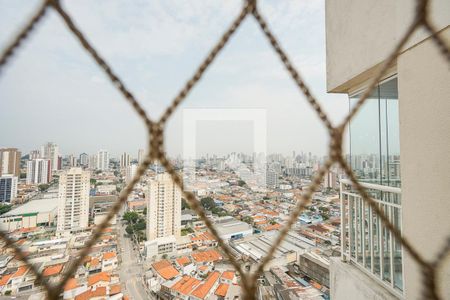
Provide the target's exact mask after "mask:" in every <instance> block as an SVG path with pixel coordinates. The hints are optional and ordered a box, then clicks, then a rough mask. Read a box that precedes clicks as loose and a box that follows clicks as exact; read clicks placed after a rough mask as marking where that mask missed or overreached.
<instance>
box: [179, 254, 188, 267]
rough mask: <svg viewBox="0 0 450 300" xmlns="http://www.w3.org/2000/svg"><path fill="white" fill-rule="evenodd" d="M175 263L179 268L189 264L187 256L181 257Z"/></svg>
mask: <svg viewBox="0 0 450 300" xmlns="http://www.w3.org/2000/svg"><path fill="white" fill-rule="evenodd" d="M176 262H177V263H178V264H179V265H180V266H186V265H188V264H190V263H191V260H190V259H189V257H187V256H182V257H179V258H177V259H176Z"/></svg>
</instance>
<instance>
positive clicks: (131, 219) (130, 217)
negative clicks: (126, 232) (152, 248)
mask: <svg viewBox="0 0 450 300" xmlns="http://www.w3.org/2000/svg"><path fill="white" fill-rule="evenodd" d="M123 219H124V220H126V221H127V222H128V223H132V224H134V223H136V221H137V220H138V219H139V215H138V213H137V212H135V211H127V212H126V213H124V214H123Z"/></svg>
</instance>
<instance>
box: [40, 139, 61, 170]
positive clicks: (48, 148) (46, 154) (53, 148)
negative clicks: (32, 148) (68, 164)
mask: <svg viewBox="0 0 450 300" xmlns="http://www.w3.org/2000/svg"><path fill="white" fill-rule="evenodd" d="M41 158H44V159H49V160H50V163H51V170H52V171H55V170H59V169H61V167H60V165H61V164H60V163H59V147H58V145H56V144H55V143H51V142H48V143H47V144H45V145H43V146H41Z"/></svg>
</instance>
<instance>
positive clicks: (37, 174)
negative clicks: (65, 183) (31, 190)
mask: <svg viewBox="0 0 450 300" xmlns="http://www.w3.org/2000/svg"><path fill="white" fill-rule="evenodd" d="M50 181H52V168H51V161H50V160H49V159H43V158H37V159H32V160H29V161H28V162H27V180H26V182H27V184H46V183H49V182H50Z"/></svg>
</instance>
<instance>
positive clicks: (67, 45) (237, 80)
mask: <svg viewBox="0 0 450 300" xmlns="http://www.w3.org/2000/svg"><path fill="white" fill-rule="evenodd" d="M83 3H84V2H67V3H64V4H65V5H67V8H68V9H69V10H70V11H71V14H73V17H74V18H75V20H76V22H77V23H79V25H80V26H81V27H82V29H83V30H84V31H86V32H87V31H89V33H88V34H87V36H88V38H89V39H92V40H95V43H94V45H95V46H96V47H97V48H98V50H99V51H100V52H101V53H102V54H103V55H104V56H105V58H106V60H107V61H108V62H110V63H111V64H112V66H113V68H114V69H115V71H116V72H117V73H118V74H120V75H121V77H123V78H124V80H125V83H126V84H127V86H129V87H130V89H131V90H132V91H133V92H134V93H135V94H136V97H137V98H138V99H139V100H141V102H142V103H143V106H144V108H145V109H146V110H147V112H148V114H149V115H150V116H151V117H153V118H156V117H158V116H159V115H161V113H162V111H163V110H164V109H165V107H166V106H167V105H168V103H169V102H170V101H171V99H172V98H173V96H174V95H175V94H176V92H177V91H178V90H179V89H180V87H181V86H182V84H183V83H184V82H185V81H186V80H187V79H188V78H189V76H191V74H192V72H193V68H194V67H195V66H196V65H197V64H198V62H199V61H200V60H202V59H203V57H204V55H206V53H207V51H208V50H209V49H210V48H211V47H212V45H213V43H214V42H215V40H216V39H217V35H218V34H220V33H222V32H223V30H224V28H225V27H226V26H227V25H228V24H229V23H230V22H231V20H232V18H233V17H234V16H235V15H236V14H237V12H238V10H239V8H240V6H241V2H240V1H235V2H231V1H227V2H226V3H222V2H220V3H219V2H217V3H210V4H208V5H206V6H205V4H204V3H201V4H200V3H198V4H192V5H187V4H186V3H184V2H173V3H171V4H170V5H169V4H165V3H163V2H162V1H156V2H154V3H152V5H142V6H141V5H140V6H139V7H137V6H134V5H126V6H125V5H123V4H120V3H110V4H108V6H107V7H103V6H102V5H97V4H89V5H84V4H83ZM32 6H33V5H31V4H30V2H25V1H24V2H21V1H18V2H15V3H14V4H11V3H7V2H0V10H2V11H4V12H5V13H4V14H2V15H3V16H4V18H2V20H0V25H1V26H2V28H4V30H2V32H1V33H0V47H3V46H4V45H5V43H6V42H7V41H8V40H9V37H10V36H11V34H12V32H13V29H14V28H15V27H17V26H18V25H19V24H20V18H19V20H18V19H17V18H15V17H14V16H15V15H17V12H20V13H19V14H23V15H27V14H28V13H29V11H31V9H32V8H33V7H32ZM88 6H89V9H87V7H88ZM260 6H261V10H262V12H263V13H264V14H265V15H267V17H268V18H269V19H270V20H271V22H270V23H271V26H272V27H273V29H274V31H275V32H276V33H279V36H280V39H281V41H282V42H283V44H284V45H285V47H286V50H287V51H288V52H289V53H291V54H292V57H291V58H292V60H293V62H294V63H295V64H296V66H298V67H299V70H300V72H301V74H302V75H303V77H305V78H306V81H307V83H308V84H310V86H311V89H312V92H313V94H314V95H315V96H316V97H317V98H318V99H319V101H320V102H321V104H323V106H324V108H325V110H326V111H327V112H328V113H330V115H331V117H332V119H333V121H337V120H340V119H342V117H343V116H344V114H345V113H346V112H347V108H348V105H347V101H345V100H344V99H346V96H343V95H327V94H326V87H325V82H326V81H325V75H326V72H325V43H324V40H325V29H324V2H323V1H315V2H306V1H302V2H286V3H283V4H279V5H277V7H276V8H275V5H274V4H273V3H265V2H261V4H260ZM200 7H201V8H202V9H200ZM10 12H11V13H10ZM12 12H14V14H13V13H12ZM143 16H151V17H149V18H147V19H145V20H144V19H143ZM119 18H120V20H125V21H124V22H117V19H119ZM152 19H155V21H152ZM161 19H165V20H166V21H165V22H164V23H163V26H162V25H161V24H160V21H159V20H161ZM128 21H129V22H128ZM154 22H156V23H157V24H158V28H159V32H156V31H155V30H153V29H152V28H153V27H155V26H153V25H155V24H153V23H154ZM102 24H108V25H109V26H106V27H103V25H102ZM124 24H127V25H124ZM205 24H208V26H205ZM305 24H308V26H305ZM59 25H60V20H59V19H58V18H56V17H55V16H53V15H50V16H49V18H48V19H47V20H46V21H45V22H43V24H40V25H39V26H38V27H37V29H36V36H34V37H33V38H32V39H30V40H29V41H27V43H26V44H25V47H24V49H23V51H21V52H19V53H18V57H17V58H20V59H17V60H14V61H12V63H11V65H10V66H8V69H7V70H5V72H6V73H8V74H7V75H8V76H5V78H3V80H2V81H1V82H0V97H1V98H2V99H3V105H4V107H7V108H8V109H6V110H2V112H0V126H6V125H8V127H13V128H15V130H14V131H11V132H5V133H4V135H3V136H2V143H5V144H8V145H15V146H16V147H18V148H20V149H22V151H24V152H28V151H29V150H32V148H33V145H35V144H36V145H40V144H43V143H44V142H45V141H46V140H53V141H54V142H56V143H57V144H60V145H65V146H64V148H61V151H62V152H64V153H82V152H86V153H93V152H94V151H97V150H98V149H96V148H97V146H94V145H98V148H105V149H109V150H110V151H111V153H119V152H122V151H127V152H132V151H133V150H134V149H138V148H145V145H146V142H145V138H146V132H145V129H144V126H143V124H142V123H141V121H140V120H139V118H138V117H137V116H136V115H135V114H134V112H133V111H132V109H131V108H130V107H129V106H128V105H127V104H126V102H125V101H123V99H121V97H120V96H119V95H118V93H117V92H116V91H115V90H114V88H113V87H112V86H111V85H110V84H109V83H108V82H107V81H106V79H105V77H104V75H103V74H102V73H101V72H100V70H98V68H97V67H96V66H95V65H94V64H93V63H92V61H91V60H90V58H89V57H88V56H87V55H86V54H85V53H84V52H83V51H81V49H80V47H79V45H78V44H77V43H76V41H75V40H74V39H73V37H72V36H71V35H70V34H69V33H68V32H67V31H66V30H65V29H64V28H63V27H62V26H59ZM127 26H129V27H127ZM255 26H256V25H255V23H254V21H252V20H246V21H245V22H244V24H243V27H242V28H241V29H239V30H238V32H237V34H236V36H235V37H233V39H232V40H231V41H230V44H229V45H228V46H227V47H226V48H225V49H224V52H223V53H222V54H221V55H219V57H218V59H217V61H216V62H215V63H214V64H213V65H212V67H211V69H209V70H208V71H207V73H206V74H205V77H204V80H203V81H202V82H201V84H200V85H199V86H198V87H196V88H195V89H194V90H193V92H192V94H191V95H190V96H189V97H188V99H187V100H186V102H185V103H183V104H182V105H181V107H179V109H178V110H177V111H176V112H175V115H174V116H173V118H171V119H170V120H169V122H168V124H167V126H168V128H167V130H168V132H167V135H166V137H167V140H166V147H167V149H166V150H167V152H168V153H169V155H171V156H176V155H177V154H179V153H181V151H182V141H181V134H182V114H183V109H184V108H223V109H235V108H259V109H261V108H262V109H266V110H267V128H268V132H267V141H268V151H269V152H289V151H292V149H299V150H300V148H304V150H305V151H308V152H309V151H311V152H315V153H319V154H325V153H326V150H327V136H326V132H325V129H324V127H323V126H322V125H321V123H320V122H319V120H318V118H317V117H316V115H315V113H314V112H313V111H312V110H311V108H310V107H309V106H308V103H307V101H306V100H305V99H304V97H303V96H302V95H301V93H300V91H298V89H297V87H295V85H294V84H293V82H292V80H291V79H289V78H288V74H287V72H286V71H285V70H283V68H282V66H281V65H280V64H279V62H278V58H277V57H276V55H275V53H273V51H272V49H270V47H269V45H268V43H267V41H266V40H265V38H264V36H263V35H262V34H261V32H259V30H258V29H257V28H255ZM111 27H113V28H115V30H114V33H113V34H112V32H111V31H110V30H109V28H111ZM138 27H142V29H141V30H133V34H132V35H131V36H129V34H130V30H131V29H137V28H138ZM182 32H183V34H182ZM169 37H171V38H169ZM122 39H124V40H126V41H127V43H125V44H127V46H126V47H123V45H122ZM173 40H177V43H173ZM130 51H131V52H132V55H131V53H130ZM261 61H264V63H263V64H261ZM61 70H64V72H61ZM169 78H170V80H168V79H169ZM23 82H27V84H26V85H24V84H21V83H23ZM50 85H58V86H59V87H60V88H59V89H58V90H57V91H54V90H53V92H51V93H49V92H48V91H50V90H51V89H48V88H49V87H50ZM24 86H25V87H24ZM23 107H28V108H29V109H27V110H23V109H22V108H23ZM60 107H64V109H59V108H60ZM105 111H108V113H107V114H106V113H105ZM46 113H48V114H51V117H50V118H41V117H39V115H45V114H46ZM17 115H21V116H22V117H21V118H20V119H18V118H13V117H12V116H17ZM122 120H124V121H122ZM79 121H82V122H79ZM214 123H215V122H214ZM97 124H99V125H97ZM100 124H101V125H100ZM210 125H214V126H212V127H214V131H211V129H210V128H209V127H211V126H207V127H206V128H203V129H201V133H202V138H201V140H199V141H198V143H199V145H200V146H202V145H203V146H204V148H208V147H210V146H211V145H209V142H210V138H208V137H219V136H220V137H221V138H222V139H223V144H233V145H235V146H236V149H235V150H236V151H237V152H239V151H241V150H242V149H240V145H241V144H242V145H243V144H245V143H246V141H247V139H249V136H248V135H246V134H245V132H239V131H237V132H236V130H235V129H233V127H238V126H236V125H233V124H230V122H225V125H221V124H210ZM105 129H106V130H105ZM250 130H251V129H250ZM248 131H249V130H246V132H248ZM233 136H234V137H233ZM291 136H298V137H299V138H298V139H297V138H296V139H292V138H288V137H291ZM25 137H26V138H25ZM118 137H120V138H118ZM231 137H233V138H231ZM223 144H222V145H223ZM5 146H7V145H5ZM94 147H95V148H94ZM220 147H221V145H219V146H218V148H216V149H215V150H216V151H219V150H221V148H220ZM200 148H201V147H200ZM244 150H245V149H244ZM208 151H210V150H208Z"/></svg>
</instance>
